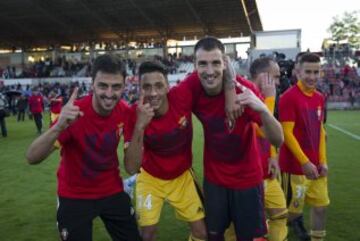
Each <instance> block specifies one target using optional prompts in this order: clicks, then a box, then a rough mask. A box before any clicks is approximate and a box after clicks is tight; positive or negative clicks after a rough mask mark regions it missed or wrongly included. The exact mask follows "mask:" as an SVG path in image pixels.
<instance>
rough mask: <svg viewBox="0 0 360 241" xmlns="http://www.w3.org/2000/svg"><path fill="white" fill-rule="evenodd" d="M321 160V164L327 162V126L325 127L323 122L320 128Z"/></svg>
mask: <svg viewBox="0 0 360 241" xmlns="http://www.w3.org/2000/svg"><path fill="white" fill-rule="evenodd" d="M319 161H320V163H321V164H327V157H326V131H325V128H324V124H321V128H320V145H319Z"/></svg>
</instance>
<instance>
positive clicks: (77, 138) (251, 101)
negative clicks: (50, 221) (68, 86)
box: [26, 37, 329, 241]
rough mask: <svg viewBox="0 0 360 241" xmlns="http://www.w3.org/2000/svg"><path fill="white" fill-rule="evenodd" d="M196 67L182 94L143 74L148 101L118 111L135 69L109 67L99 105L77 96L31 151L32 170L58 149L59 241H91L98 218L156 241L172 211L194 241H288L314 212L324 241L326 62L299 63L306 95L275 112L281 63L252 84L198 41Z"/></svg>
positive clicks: (127, 234) (104, 60)
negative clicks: (197, 138)
mask: <svg viewBox="0 0 360 241" xmlns="http://www.w3.org/2000/svg"><path fill="white" fill-rule="evenodd" d="M194 56H195V72H193V73H192V74H190V75H189V76H187V77H186V78H185V79H184V80H183V81H181V82H180V83H179V84H178V85H176V86H174V87H172V88H170V87H169V83H168V81H167V72H166V69H165V68H164V67H163V66H162V65H161V64H159V63H157V62H151V61H150V62H144V63H142V64H141V65H140V67H139V81H140V91H141V93H140V98H139V101H138V102H137V103H136V104H134V105H132V106H130V107H129V106H128V105H127V104H125V103H124V102H123V101H121V100H120V98H121V94H122V92H123V90H124V85H125V83H124V80H125V77H126V72H125V66H124V65H123V64H122V62H121V61H120V60H119V59H118V58H117V57H115V56H112V55H108V54H105V55H102V56H99V57H98V58H97V59H96V60H95V63H94V66H93V73H92V93H91V94H89V95H88V96H85V97H83V98H81V99H77V90H76V89H75V90H74V92H73V94H72V96H71V97H70V99H69V101H68V102H67V104H66V105H65V106H64V107H63V108H62V110H61V113H60V115H59V117H58V119H57V120H56V121H55V122H54V123H53V124H52V126H51V127H50V128H49V129H48V130H47V131H46V132H44V133H43V134H42V135H41V136H39V137H38V138H37V139H36V140H35V141H34V142H33V143H32V144H31V145H30V147H29V149H28V151H27V154H26V156H27V159H28V161H29V163H30V164H37V163H40V162H41V161H43V160H44V159H46V157H48V156H49V155H50V154H51V152H52V151H54V150H55V149H57V148H60V153H61V161H60V165H59V169H58V172H57V177H58V210H57V224H58V230H59V234H60V238H61V240H64V241H65V240H66V241H74V240H78V241H90V240H92V221H93V219H94V218H95V217H100V218H101V219H102V221H103V222H104V225H105V227H106V229H107V231H108V233H109V234H110V236H111V238H112V239H113V240H118V241H120V240H121V241H137V240H144V241H154V240H156V233H157V224H158V222H159V219H160V214H161V209H162V206H163V203H164V202H165V201H167V202H168V203H169V204H170V205H171V206H172V207H173V208H174V209H175V213H176V216H177V218H179V219H181V220H184V221H185V222H187V223H188V224H189V227H190V231H191V232H190V236H189V240H190V241H191V240H193V241H201V240H209V241H222V240H226V241H232V240H233V241H235V240H238V241H239V240H241V241H252V240H255V239H256V238H263V237H266V238H267V239H268V240H270V241H283V240H287V222H288V221H291V222H295V221H297V220H300V219H301V218H302V209H303V206H304V203H307V204H309V205H311V223H310V228H311V231H310V235H307V234H306V233H305V234H303V236H302V237H301V238H302V239H303V240H312V241H321V240H324V238H325V234H326V233H325V210H326V206H328V204H329V198H328V191H327V171H328V168H327V163H326V161H327V160H326V143H325V139H326V138H325V130H324V127H323V118H324V98H323V97H322V95H321V94H320V93H318V92H317V91H316V82H317V79H318V77H319V73H320V59H319V57H318V56H317V55H314V54H311V53H306V54H304V55H302V56H301V58H300V59H299V62H298V63H297V67H296V69H297V75H298V82H297V84H295V85H294V86H292V87H291V88H290V89H288V90H287V91H286V92H285V93H284V94H282V95H281V97H280V100H279V101H276V85H277V83H278V81H279V77H280V76H279V75H280V73H279V66H278V65H277V63H276V62H275V61H274V60H272V59H270V58H259V59H257V60H255V61H254V62H253V63H252V65H251V68H250V74H251V79H252V81H249V80H246V79H244V78H243V77H240V76H237V75H236V74H235V71H234V69H233V67H232V65H231V63H230V59H229V58H228V57H226V56H225V49H224V45H223V44H222V43H221V41H219V40H218V39H216V38H213V37H205V38H203V39H201V40H199V41H198V42H197V44H196V45H195V49H194ZM275 103H278V104H277V106H278V107H277V108H278V112H279V117H278V119H279V120H277V119H276V118H275V117H274V115H273V113H274V109H275ZM192 114H194V115H195V116H196V117H197V118H198V119H199V121H200V123H201V124H202V127H203V130H204V157H203V163H204V182H203V185H202V187H201V186H200V185H198V183H197V182H196V178H195V176H194V172H193V171H192V137H193V129H192ZM121 136H123V138H124V166H125V169H126V171H127V173H129V174H130V175H134V174H136V175H137V177H136V185H135V203H136V205H135V207H136V208H135V209H134V208H133V207H132V203H131V200H130V197H129V196H128V195H127V194H126V193H125V192H124V187H123V181H122V178H121V176H120V175H119V161H118V155H117V147H118V144H119V141H120V138H121ZM280 173H281V175H280ZM280 179H281V181H282V183H283V187H281V185H280V181H279V180H280ZM138 225H139V227H140V229H139V228H138ZM174 240H177V239H176V237H174Z"/></svg>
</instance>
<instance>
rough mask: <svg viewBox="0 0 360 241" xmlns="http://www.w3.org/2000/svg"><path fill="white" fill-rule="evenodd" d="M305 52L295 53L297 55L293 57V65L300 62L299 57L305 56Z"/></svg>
mask: <svg viewBox="0 0 360 241" xmlns="http://www.w3.org/2000/svg"><path fill="white" fill-rule="evenodd" d="M306 53H307V52H299V53H297V55H296V56H295V63H299V62H300V60H301V57H302V56H303V55H304V54H306Z"/></svg>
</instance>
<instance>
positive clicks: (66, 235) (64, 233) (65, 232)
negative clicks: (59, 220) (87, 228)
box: [60, 228, 69, 241]
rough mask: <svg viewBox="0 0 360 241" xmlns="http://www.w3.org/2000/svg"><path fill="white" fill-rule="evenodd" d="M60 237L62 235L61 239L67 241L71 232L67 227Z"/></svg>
mask: <svg viewBox="0 0 360 241" xmlns="http://www.w3.org/2000/svg"><path fill="white" fill-rule="evenodd" d="M60 237H61V240H63V241H66V240H67V238H68V237H69V232H68V231H67V229H66V228H63V229H62V230H61V232H60Z"/></svg>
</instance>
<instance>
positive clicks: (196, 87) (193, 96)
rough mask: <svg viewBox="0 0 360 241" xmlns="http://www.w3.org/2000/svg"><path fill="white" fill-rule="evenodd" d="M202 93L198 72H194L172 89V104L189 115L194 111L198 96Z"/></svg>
mask: <svg viewBox="0 0 360 241" xmlns="http://www.w3.org/2000/svg"><path fill="white" fill-rule="evenodd" d="M201 91H202V87H201V83H200V79H199V77H198V75H197V72H193V73H192V74H190V75H189V76H187V77H186V78H185V79H184V80H183V81H181V82H180V83H179V84H178V85H176V86H174V87H172V88H171V89H170V92H169V97H170V98H172V99H173V101H172V103H176V105H177V108H179V109H181V110H183V111H184V112H186V113H187V112H191V111H193V110H194V108H195V104H196V101H197V96H199V95H200V93H201Z"/></svg>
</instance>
